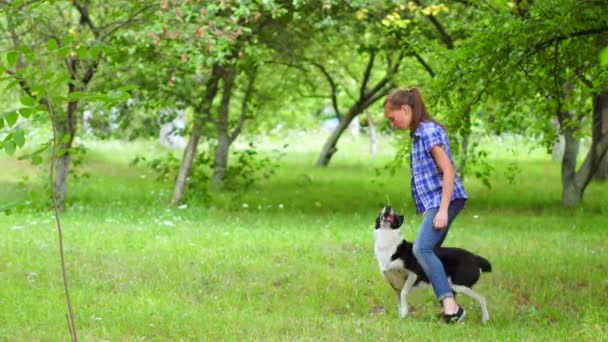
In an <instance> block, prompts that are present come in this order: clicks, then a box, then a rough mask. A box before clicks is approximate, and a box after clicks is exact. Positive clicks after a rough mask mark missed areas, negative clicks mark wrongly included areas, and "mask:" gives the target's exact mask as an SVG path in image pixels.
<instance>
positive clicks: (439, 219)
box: [433, 210, 448, 230]
mask: <svg viewBox="0 0 608 342" xmlns="http://www.w3.org/2000/svg"><path fill="white" fill-rule="evenodd" d="M447 225H448V211H447V210H439V211H438V212H437V214H436V215H435V219H433V229H435V230H441V229H443V228H445V227H446V226H447Z"/></svg>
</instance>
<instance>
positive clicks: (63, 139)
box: [59, 135, 70, 144]
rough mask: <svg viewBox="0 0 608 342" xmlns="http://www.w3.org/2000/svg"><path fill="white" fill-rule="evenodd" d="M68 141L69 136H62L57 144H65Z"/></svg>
mask: <svg viewBox="0 0 608 342" xmlns="http://www.w3.org/2000/svg"><path fill="white" fill-rule="evenodd" d="M68 141H70V136H69V135H64V136H63V137H62V138H61V139H60V140H59V143H60V144H67V142H68Z"/></svg>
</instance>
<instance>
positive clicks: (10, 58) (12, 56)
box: [6, 51, 17, 66]
mask: <svg viewBox="0 0 608 342" xmlns="http://www.w3.org/2000/svg"><path fill="white" fill-rule="evenodd" d="M6 60H7V62H8V65H10V66H15V64H16V63H17V52H16V51H9V52H8V53H7V54H6Z"/></svg>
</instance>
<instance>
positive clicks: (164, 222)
mask: <svg viewBox="0 0 608 342" xmlns="http://www.w3.org/2000/svg"><path fill="white" fill-rule="evenodd" d="M161 224H162V225H164V226H169V227H173V226H174V225H175V224H174V223H173V222H171V221H163V222H162V223H161Z"/></svg>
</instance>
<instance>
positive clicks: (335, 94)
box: [311, 61, 342, 120]
mask: <svg viewBox="0 0 608 342" xmlns="http://www.w3.org/2000/svg"><path fill="white" fill-rule="evenodd" d="M311 64H312V65H314V66H316V67H317V68H318V69H319V70H321V72H322V73H323V75H325V78H327V81H328V82H329V86H330V87H331V102H332V104H333V107H334V111H335V112H336V116H337V117H338V120H342V114H341V113H340V110H339V109H338V87H337V86H336V82H335V81H334V79H333V77H332V76H331V74H330V73H329V72H328V71H327V69H325V67H324V66H323V65H322V64H321V63H317V62H312V61H311Z"/></svg>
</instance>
